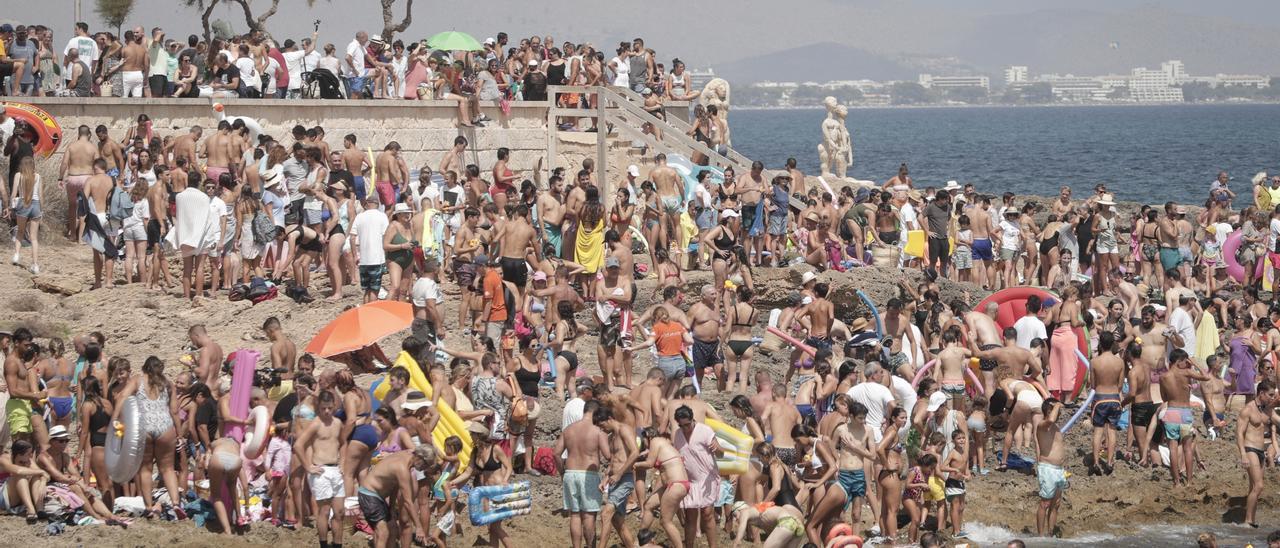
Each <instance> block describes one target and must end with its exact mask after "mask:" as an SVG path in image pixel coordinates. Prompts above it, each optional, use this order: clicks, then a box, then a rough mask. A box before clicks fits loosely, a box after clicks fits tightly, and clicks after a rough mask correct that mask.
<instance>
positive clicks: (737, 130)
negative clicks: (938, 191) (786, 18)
mask: <svg viewBox="0 0 1280 548" xmlns="http://www.w3.org/2000/svg"><path fill="white" fill-rule="evenodd" d="M824 118H826V111H825V110H820V109H819V110H756V111H750V110H738V111H733V113H732V114H731V115H730V116H729V119H730V124H731V128H732V130H733V142H734V148H736V149H738V150H739V151H740V152H742V153H743V154H745V155H746V156H747V157H749V158H752V159H755V160H761V161H763V162H765V165H766V166H768V167H770V168H774V167H781V165H782V163H783V162H784V161H785V160H786V159H787V158H788V157H795V158H796V159H797V160H798V161H799V163H800V169H801V170H802V171H804V172H805V173H806V174H812V175H817V174H818V153H817V145H818V143H820V142H821V141H822V133H821V130H820V129H819V128H820V124H821V123H822V120H823V119H824ZM847 125H848V128H849V132H850V134H851V135H852V138H853V168H852V169H851V170H850V171H849V174H850V175H851V176H853V177H856V178H858V179H869V180H874V181H876V182H879V183H883V182H884V181H886V180H888V179H889V178H890V177H892V176H893V175H894V174H896V173H897V168H898V164H900V163H902V162H906V163H907V165H908V166H909V167H910V168H911V175H912V177H913V178H914V179H915V181H916V185H917V186H919V187H922V186H937V187H941V186H943V185H944V184H946V181H948V180H950V179H955V180H958V181H960V182H961V183H968V182H972V183H974V184H976V185H978V190H979V191H980V192H989V193H996V194H999V193H1001V192H1005V191H1012V192H1015V193H1019V194H1040V195H1053V194H1057V192H1058V187H1060V186H1061V185H1064V184H1066V185H1070V186H1071V187H1073V188H1074V190H1075V196H1076V197H1077V198H1080V197H1083V196H1087V195H1089V193H1091V189H1092V187H1093V185H1094V184H1096V183H1098V182H1105V183H1107V185H1108V188H1109V189H1110V190H1111V191H1112V192H1114V193H1116V194H1117V196H1118V197H1119V198H1121V199H1124V200H1133V201H1141V202H1150V203H1157V202H1164V201H1166V200H1177V201H1180V202H1183V203H1203V202H1204V200H1205V199H1206V198H1207V195H1208V185H1209V183H1210V182H1211V181H1212V180H1213V178H1214V177H1215V176H1216V175H1217V173H1218V171H1220V170H1226V171H1228V172H1229V173H1230V174H1231V176H1232V183H1231V186H1232V188H1233V189H1234V190H1235V191H1236V193H1237V194H1240V195H1242V196H1241V198H1240V199H1238V200H1237V203H1238V204H1243V203H1245V202H1246V201H1251V200H1250V199H1249V198H1248V195H1249V192H1248V190H1247V189H1248V187H1249V186H1250V183H1249V181H1250V179H1251V178H1252V177H1253V175H1254V174H1255V173H1257V172H1258V171H1268V172H1273V173H1280V105H1209V106H1191V105H1188V106H1114V107H991V108H913V109H894V108H884V109H851V110H850V111H849V117H848V120H847Z"/></svg>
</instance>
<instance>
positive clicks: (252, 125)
mask: <svg viewBox="0 0 1280 548" xmlns="http://www.w3.org/2000/svg"><path fill="white" fill-rule="evenodd" d="M213 112H214V113H216V114H215V116H216V117H217V118H218V121H222V120H226V121H227V123H228V124H234V123H236V121H237V120H239V121H241V122H244V127H245V128H247V129H248V130H249V146H251V147H252V146H257V145H258V135H261V134H262V124H260V123H258V121H257V120H255V119H253V118H248V117H245V116H227V112H226V107H224V106H223V105H222V103H214V104H213Z"/></svg>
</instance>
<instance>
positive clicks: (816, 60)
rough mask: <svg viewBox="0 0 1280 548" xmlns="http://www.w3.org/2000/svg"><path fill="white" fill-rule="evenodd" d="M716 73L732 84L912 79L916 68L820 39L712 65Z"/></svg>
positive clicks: (890, 58)
mask: <svg viewBox="0 0 1280 548" xmlns="http://www.w3.org/2000/svg"><path fill="white" fill-rule="evenodd" d="M712 68H714V69H715V72H716V76H720V77H722V78H724V79H726V80H729V81H730V82H732V83H735V84H749V83H753V82H760V81H766V80H767V81H774V82H804V81H814V82H826V81H828V80H858V79H862V78H869V79H872V80H915V79H916V76H917V71H916V70H915V69H914V68H912V67H911V66H909V65H908V64H907V63H904V62H902V61H899V60H897V59H895V58H893V57H890V56H887V55H882V54H878V53H873V52H870V51H867V50H864V49H859V48H855V47H851V46H846V45H843V44H836V43H832V42H822V43H818V44H810V45H807V46H800V47H797V48H791V49H786V50H783V51H778V52H774V53H766V54H764V55H756V56H752V57H746V58H743V59H738V60H737V61H731V62H728V63H721V64H717V65H714V66H713V67H712Z"/></svg>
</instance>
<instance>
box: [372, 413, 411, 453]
mask: <svg viewBox="0 0 1280 548" xmlns="http://www.w3.org/2000/svg"><path fill="white" fill-rule="evenodd" d="M373 425H374V426H375V427H377V428H378V433H379V434H380V435H381V437H382V441H381V442H379V443H378V449H377V451H376V453H377V454H378V456H377V457H375V458H377V459H381V458H382V457H385V456H387V455H390V454H393V453H398V452H400V451H404V450H406V449H413V448H414V446H415V444H414V443H413V438H412V437H411V436H409V429H407V428H405V427H403V426H401V425H400V421H399V420H398V419H397V418H396V412H395V410H394V409H392V408H391V407H387V406H384V407H379V408H378V410H377V411H374V412H373Z"/></svg>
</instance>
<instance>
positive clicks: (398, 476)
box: [335, 444, 436, 548]
mask: <svg viewBox="0 0 1280 548" xmlns="http://www.w3.org/2000/svg"><path fill="white" fill-rule="evenodd" d="M435 465H436V448H435V447H433V446H432V445H430V444H423V445H419V446H417V447H414V448H412V450H409V451H399V452H396V453H392V454H390V455H385V454H384V455H383V456H382V458H381V459H380V460H378V462H376V463H374V464H373V465H372V466H370V467H369V468H368V469H367V470H366V471H365V472H364V473H363V474H361V475H360V488H359V489H358V490H357V491H356V498H357V499H359V501H360V513H361V514H362V515H363V516H364V519H365V522H366V523H368V524H369V525H370V526H371V527H373V528H374V533H373V545H374V547H375V548H384V547H385V546H387V541H388V540H389V539H398V540H399V542H398V543H397V544H398V545H399V546H408V545H410V544H411V542H408V541H409V539H408V537H409V535H408V534H407V533H408V531H403V532H400V533H401V534H399V535H397V534H396V533H397V531H396V524H397V523H399V521H400V518H401V517H402V516H404V514H409V519H410V520H412V521H413V540H416V541H418V542H419V543H423V544H425V543H426V541H427V533H428V531H427V527H426V525H425V524H424V523H423V521H422V512H418V511H416V510H417V509H418V506H417V504H416V503H415V501H414V500H413V497H414V494H415V493H416V492H417V491H418V481H417V480H415V479H414V473H415V472H417V473H422V472H424V471H426V470H428V469H429V468H431V467H433V466H435ZM335 498H336V497H335ZM397 498H398V499H399V500H396V499H397ZM422 502H426V501H422ZM402 508H407V509H409V511H399V510H400V509H402Z"/></svg>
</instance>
